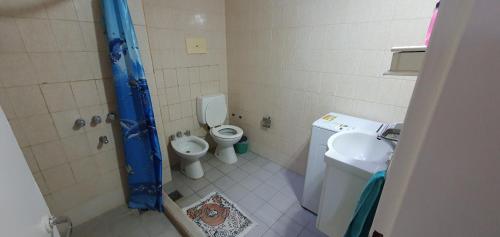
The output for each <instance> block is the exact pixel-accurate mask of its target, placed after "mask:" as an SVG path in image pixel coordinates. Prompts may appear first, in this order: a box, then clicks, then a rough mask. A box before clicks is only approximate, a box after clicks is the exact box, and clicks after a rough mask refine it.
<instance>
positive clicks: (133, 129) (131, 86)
mask: <svg viewBox="0 0 500 237" xmlns="http://www.w3.org/2000/svg"><path fill="white" fill-rule="evenodd" d="M102 5H103V13H104V23H105V26H106V35H107V39H108V46H109V57H110V59H111V63H112V70H113V77H114V83H115V88H116V90H115V91H116V96H117V103H118V110H119V120H120V126H121V132H122V137H123V143H124V144H123V147H124V151H125V159H126V168H127V172H128V188H129V192H128V193H129V195H130V196H129V197H128V206H129V207H130V208H136V209H155V210H158V211H161V210H162V208H163V206H162V204H163V203H162V180H161V179H162V174H161V172H162V164H161V162H162V156H161V152H160V144H159V142H158V134H157V131H156V125H155V120H154V115H153V107H152V104H151V98H150V94H149V89H148V85H147V83H146V76H145V73H144V68H143V65H142V62H141V57H140V54H139V47H138V43H137V39H136V35H135V31H134V26H133V23H132V19H131V17H130V13H129V10H128V5H127V1H126V0H102Z"/></svg>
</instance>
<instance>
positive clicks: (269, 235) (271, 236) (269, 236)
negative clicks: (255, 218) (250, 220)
mask: <svg viewBox="0 0 500 237" xmlns="http://www.w3.org/2000/svg"><path fill="white" fill-rule="evenodd" d="M262 237H286V236H281V235H279V234H278V233H276V232H275V231H274V230H272V229H269V230H267V231H266V233H264V235H263V236H262Z"/></svg>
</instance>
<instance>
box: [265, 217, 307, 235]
mask: <svg viewBox="0 0 500 237" xmlns="http://www.w3.org/2000/svg"><path fill="white" fill-rule="evenodd" d="M303 228H304V226H301V225H299V224H297V223H296V222H295V221H294V220H292V219H291V218H289V217H287V216H282V217H280V219H278V221H276V222H275V223H274V224H273V225H272V226H271V229H272V230H274V231H275V232H276V233H278V234H279V235H281V236H286V237H296V236H298V235H299V234H300V232H301V231H302V229H303Z"/></svg>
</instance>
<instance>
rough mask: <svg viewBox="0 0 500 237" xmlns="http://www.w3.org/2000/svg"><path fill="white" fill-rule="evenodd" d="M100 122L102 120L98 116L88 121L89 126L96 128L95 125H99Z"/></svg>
mask: <svg viewBox="0 0 500 237" xmlns="http://www.w3.org/2000/svg"><path fill="white" fill-rule="evenodd" d="M101 122H102V118H101V116H99V115H94V116H92V119H91V120H90V125H92V126H96V125H97V124H100V123H101Z"/></svg>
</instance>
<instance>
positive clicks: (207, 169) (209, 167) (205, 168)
mask: <svg viewBox="0 0 500 237" xmlns="http://www.w3.org/2000/svg"><path fill="white" fill-rule="evenodd" d="M201 166H202V167H203V171H204V172H207V171H209V170H212V169H214V167H213V166H212V165H211V164H209V163H208V162H205V163H201Z"/></svg>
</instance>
